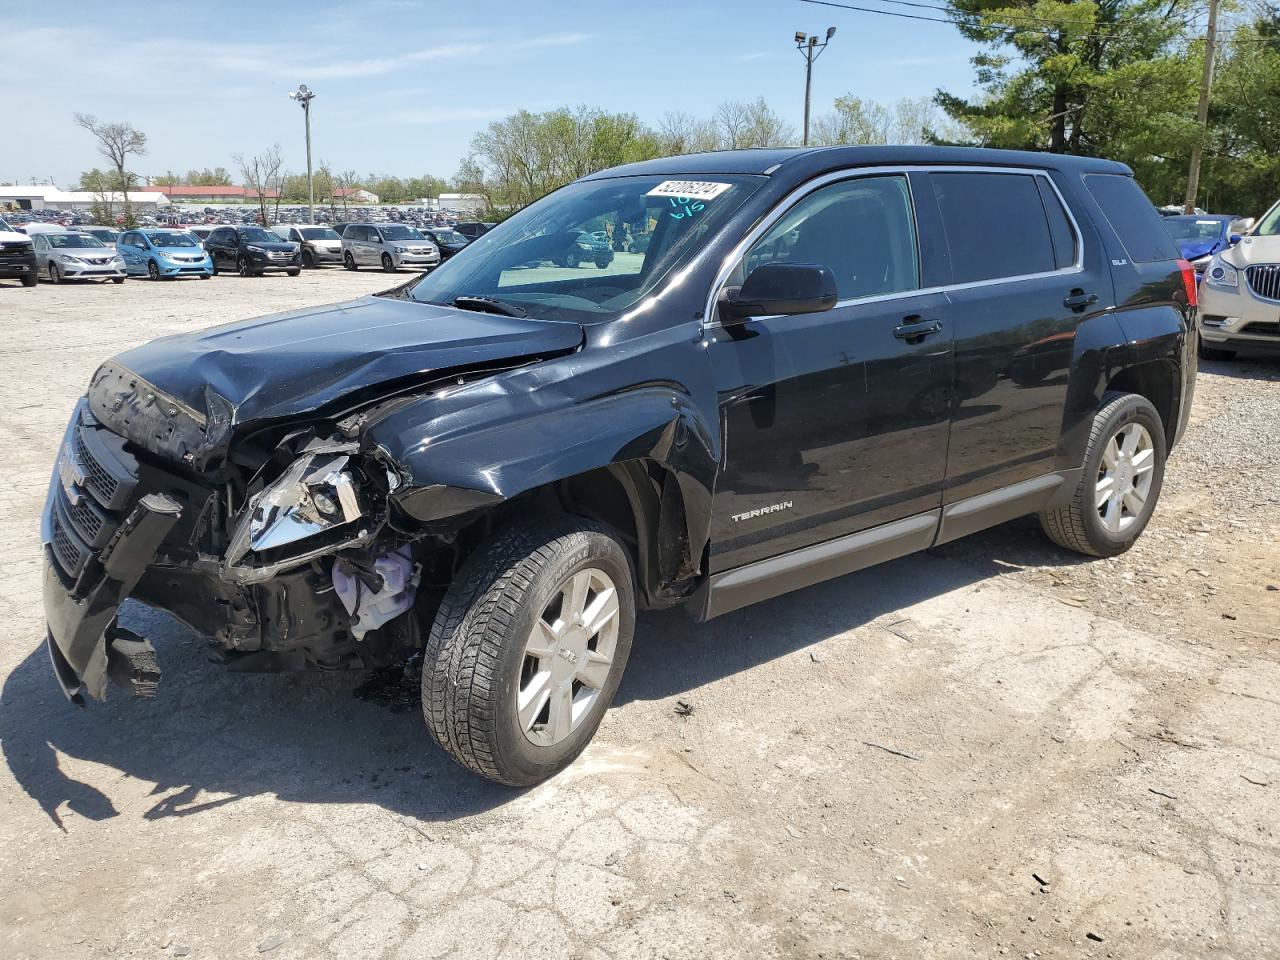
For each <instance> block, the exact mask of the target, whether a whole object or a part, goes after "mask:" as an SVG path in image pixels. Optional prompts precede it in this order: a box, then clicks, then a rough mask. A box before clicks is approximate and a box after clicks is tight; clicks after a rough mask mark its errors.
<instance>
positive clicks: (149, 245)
mask: <svg viewBox="0 0 1280 960" xmlns="http://www.w3.org/2000/svg"><path fill="white" fill-rule="evenodd" d="M116 249H117V250H119V251H120V256H122V257H124V268H125V271H126V272H127V273H128V274H130V275H131V276H138V277H142V276H146V277H150V278H151V279H152V280H159V279H161V278H162V277H165V278H169V279H173V278H174V277H186V276H191V277H199V278H200V279H201V280H208V279H209V278H210V277H211V276H213V261H212V260H210V259H209V254H207V253H206V252H205V250H204V247H202V246H201V245H200V241H199V240H197V239H196V238H195V237H194V236H192V235H191V234H189V233H186V232H184V231H182V230H166V229H164V228H157V229H151V230H129V231H127V232H125V233H123V234H121V236H120V239H119V240H117V241H116Z"/></svg>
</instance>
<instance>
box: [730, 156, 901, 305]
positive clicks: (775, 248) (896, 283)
mask: <svg viewBox="0 0 1280 960" xmlns="http://www.w3.org/2000/svg"><path fill="white" fill-rule="evenodd" d="M918 251H919V248H918V245H917V243H916V225H915V216H914V215H913V212H912V207H911V193H910V191H909V190H908V188H907V178H906V177H905V176H902V175H892V176H874V177H860V178H857V179H853V180H845V181H842V182H840V183H833V184H830V185H829V186H825V187H822V188H820V189H818V190H815V191H814V192H813V193H811V194H809V195H808V196H807V197H805V198H804V199H803V200H801V201H800V202H799V203H797V204H796V205H795V206H794V207H792V208H791V209H790V210H788V211H787V212H786V213H785V214H783V216H782V218H781V219H780V220H778V221H777V223H775V224H774V225H773V226H772V227H770V228H769V231H768V232H767V233H765V235H764V236H763V237H761V238H760V239H759V240H757V241H756V243H755V244H754V245H753V246H752V247H751V249H750V250H748V251H747V253H746V256H744V257H743V260H742V263H741V264H740V265H739V267H738V269H737V270H736V271H735V274H734V276H733V277H732V278H731V280H730V283H734V284H741V283H742V282H743V281H744V280H745V279H746V277H747V276H748V275H749V274H750V273H751V271H752V270H754V269H755V268H756V267H758V266H760V265H761V264H764V263H807V264H819V265H821V266H824V267H826V268H827V269H828V270H830V271H831V273H832V274H833V275H834V276H835V280H836V294H837V296H838V297H839V299H840V300H854V299H858V298H862V297H875V296H883V295H885V294H890V293H900V292H902V291H906V290H915V289H917V288H918V287H919V286H920V256H919V252H918Z"/></svg>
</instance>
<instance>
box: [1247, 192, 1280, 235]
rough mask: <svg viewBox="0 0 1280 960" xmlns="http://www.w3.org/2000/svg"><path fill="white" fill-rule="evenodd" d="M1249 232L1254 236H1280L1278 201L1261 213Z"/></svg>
mask: <svg viewBox="0 0 1280 960" xmlns="http://www.w3.org/2000/svg"><path fill="white" fill-rule="evenodd" d="M1251 233H1252V234H1253V236H1255V237H1280V201H1277V202H1276V205H1275V206H1273V207H1272V208H1271V209H1270V210H1268V211H1267V212H1266V213H1264V214H1263V215H1262V219H1261V220H1259V221H1258V225H1257V226H1256V227H1254V228H1253V230H1252V231H1251Z"/></svg>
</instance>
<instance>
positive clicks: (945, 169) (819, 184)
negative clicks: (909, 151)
mask: <svg viewBox="0 0 1280 960" xmlns="http://www.w3.org/2000/svg"><path fill="white" fill-rule="evenodd" d="M911 173H1000V174H1019V175H1021V176H1025V177H1040V178H1042V179H1043V180H1045V181H1046V182H1047V183H1048V184H1049V188H1050V189H1051V190H1052V191H1053V193H1054V195H1055V196H1056V197H1057V198H1058V202H1059V203H1061V204H1062V209H1063V212H1065V213H1066V215H1067V221H1068V222H1069V223H1070V224H1071V229H1072V231H1073V232H1074V234H1075V238H1076V259H1075V262H1074V263H1073V264H1072V265H1071V266H1069V267H1063V268H1061V269H1059V270H1046V271H1043V272H1041V273H1021V274H1017V275H1016V276H1012V277H993V278H991V279H988V280H970V281H967V282H965V283H948V284H942V285H940V286H934V287H917V288H916V289H914V290H900V291H898V292H896V293H882V294H877V295H875V296H871V297H851V298H849V299H847V300H838V301H836V305H835V306H834V307H832V309H833V310H838V309H839V308H841V307H848V306H852V305H854V304H863V303H881V302H884V301H887V300H904V299H907V298H909V297H918V296H922V295H924V294H930V293H946V292H948V291H951V290H971V289H974V288H977V287H991V286H996V285H998V284H1005V283H1021V282H1022V281H1025V280H1043V279H1046V278H1049V277H1065V276H1070V275H1072V274H1076V273H1081V272H1083V270H1084V232H1083V231H1082V230H1081V229H1080V224H1079V222H1078V221H1077V220H1076V215H1075V213H1074V212H1073V211H1072V209H1071V205H1070V204H1069V203H1067V198H1066V197H1064V196H1063V195H1062V191H1061V190H1059V189H1058V185H1057V184H1056V183H1054V182H1053V177H1051V176H1049V171H1047V170H1043V169H1040V168H1037V167H998V166H966V165H964V164H939V165H936V166H935V165H932V164H923V165H922V164H905V165H900V166H881V167H846V168H845V169H843V170H833V171H832V172H831V173H824V174H823V175H822V176H820V177H815V178H814V179H812V180H807V181H805V182H804V183H802V184H800V186H798V187H796V188H795V189H794V190H792V191H791V192H790V193H788V194H787V195H786V196H785V197H783V198H782V199H781V200H779V201H778V202H777V203H776V204H775V205H774V207H773V209H771V210H770V211H769V213H768V214H767V215H766V216H765V217H763V218H762V219H761V221H760V222H759V223H757V224H756V225H755V226H754V227H753V228H752V229H751V230H750V231H749V232H748V233H747V235H746V236H745V237H743V238H742V239H741V240H739V241H738V243H737V244H735V245H734V247H733V249H732V250H730V251H729V253H728V255H727V256H726V257H725V259H724V262H723V263H722V264H721V265H720V269H719V270H718V271H717V272H716V278H715V282H714V283H712V284H711V290H710V292H709V293H708V294H707V302H706V304H705V305H704V306H703V314H702V326H703V329H707V328H715V327H722V326H723V324H722V323H721V322H720V320H719V318H718V317H717V315H716V309H715V306H716V300H717V298H718V297H719V294H720V291H721V290H722V289H723V288H724V285H725V283H726V281H728V279H729V275H730V274H731V273H732V272H733V268H734V267H735V266H737V264H738V261H739V260H741V259H742V258H743V257H744V256H746V253H747V251H748V250H750V249H751V246H752V245H753V244H754V243H755V242H756V241H757V240H759V239H760V238H761V237H762V236H764V234H765V233H766V232H767V231H768V230H769V229H770V228H771V227H772V226H773V225H774V224H775V223H777V222H778V221H779V220H781V219H782V217H783V216H784V215H785V214H786V213H787V212H788V211H789V210H790V209H791V208H792V207H794V206H795V205H796V204H797V203H798V202H799V201H801V200H803V199H804V198H805V197H807V196H808V195H809V194H811V193H815V192H816V191H818V190H820V189H822V188H823V187H825V186H828V185H830V184H832V183H838V182H840V181H842V180H856V179H859V178H861V177H875V176H885V175H894V174H900V175H902V176H903V177H905V178H906V181H907V195H908V196H909V197H910V198H911V218H912V225H913V226H914V227H915V230H916V249H917V251H919V245H920V218H919V215H918V213H917V210H916V203H915V199H916V198H915V193H914V191H913V189H912V186H911V178H910V177H909V176H907V175H908V174H911ZM1045 216H1046V218H1047V217H1048V211H1045ZM1046 225H1047V221H1046ZM944 229H945V228H944ZM944 239H945V238H944ZM917 266H918V267H919V268H920V270H921V271H923V268H924V264H923V259H922V260H921V262H920V263H919V264H918V265H917ZM752 319H754V320H768V319H770V316H760V317H753V318H752Z"/></svg>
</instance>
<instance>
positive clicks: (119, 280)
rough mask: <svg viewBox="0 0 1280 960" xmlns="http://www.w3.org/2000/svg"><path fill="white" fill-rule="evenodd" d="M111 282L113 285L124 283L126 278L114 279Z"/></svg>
mask: <svg viewBox="0 0 1280 960" xmlns="http://www.w3.org/2000/svg"><path fill="white" fill-rule="evenodd" d="M111 282H112V283H124V277H112V278H111Z"/></svg>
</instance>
